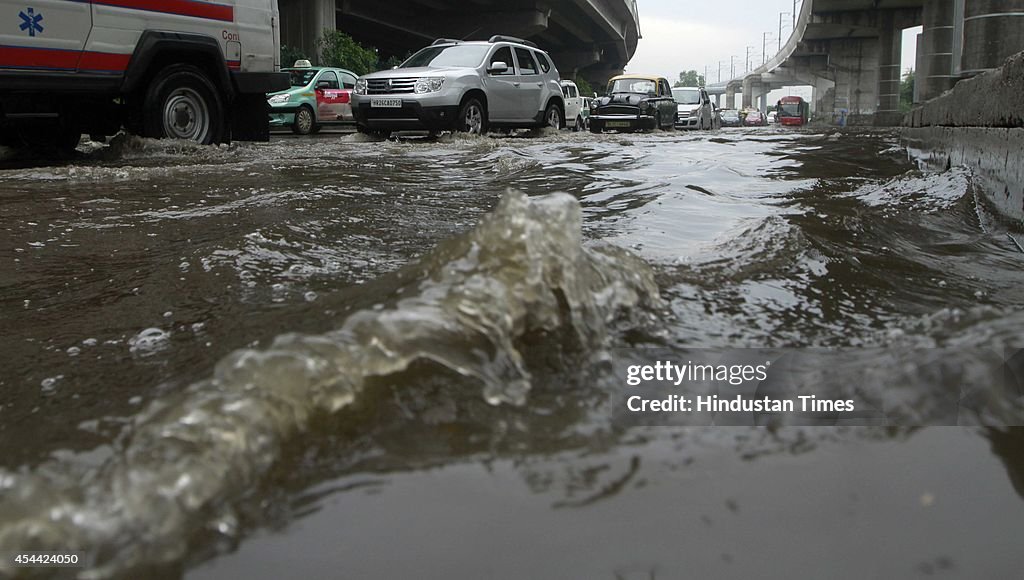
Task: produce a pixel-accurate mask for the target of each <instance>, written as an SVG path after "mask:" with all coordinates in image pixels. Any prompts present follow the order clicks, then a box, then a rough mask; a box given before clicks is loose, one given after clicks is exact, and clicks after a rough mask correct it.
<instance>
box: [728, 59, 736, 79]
mask: <svg viewBox="0 0 1024 580" xmlns="http://www.w3.org/2000/svg"><path fill="white" fill-rule="evenodd" d="M729 78H730V79H734V78H736V57H735V56H730V57H729Z"/></svg>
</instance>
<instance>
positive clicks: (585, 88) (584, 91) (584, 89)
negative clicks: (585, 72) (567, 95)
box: [574, 76, 594, 97]
mask: <svg viewBox="0 0 1024 580" xmlns="http://www.w3.org/2000/svg"><path fill="white" fill-rule="evenodd" d="M574 82H575V83H576V88H577V89H579V90H580V95H582V96H584V97H592V96H594V89H593V87H591V86H590V83H588V82H587V79H585V78H583V77H581V76H577V77H576V79H575V80H574Z"/></svg>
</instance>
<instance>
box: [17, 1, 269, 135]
mask: <svg viewBox="0 0 1024 580" xmlns="http://www.w3.org/2000/svg"><path fill="white" fill-rule="evenodd" d="M279 25H280V20H279V16H278V8H277V0H211V1H206V0H0V144H5V145H9V146H10V145H13V146H18V145H29V146H34V147H36V146H45V147H56V148H57V149H60V150H69V149H73V148H74V146H75V145H76V144H77V143H78V142H79V138H80V137H81V135H82V134H83V133H84V134H88V135H91V136H93V137H94V138H100V136H110V135H113V134H115V133H117V132H118V131H120V130H122V129H124V130H127V131H129V132H131V133H135V134H137V135H143V136H146V137H156V138H163V137H166V138H174V139H187V140H191V141H196V142H198V143H203V144H210V143H225V142H229V141H231V140H232V139H237V140H249V141H266V140H267V139H268V138H269V115H268V105H267V100H266V94H267V93H271V92H276V91H280V90H283V89H286V88H288V87H289V82H288V75H287V74H286V73H282V72H280V56H279V55H280V32H279Z"/></svg>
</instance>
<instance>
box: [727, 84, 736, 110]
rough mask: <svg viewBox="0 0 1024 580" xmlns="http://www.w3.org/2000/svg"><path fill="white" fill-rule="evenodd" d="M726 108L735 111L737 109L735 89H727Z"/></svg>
mask: <svg viewBox="0 0 1024 580" xmlns="http://www.w3.org/2000/svg"><path fill="white" fill-rule="evenodd" d="M725 108H726V109H735V108H736V91H735V90H733V89H729V88H727V89H725Z"/></svg>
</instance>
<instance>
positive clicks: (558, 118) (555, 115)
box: [541, 103, 565, 129]
mask: <svg viewBox="0 0 1024 580" xmlns="http://www.w3.org/2000/svg"><path fill="white" fill-rule="evenodd" d="M541 126H542V127H551V128H552V129H561V128H562V127H564V126H565V122H564V121H562V109H561V108H560V107H559V106H558V104H557V103H548V108H547V109H545V110H544V124H543V125H541Z"/></svg>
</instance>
